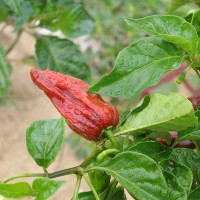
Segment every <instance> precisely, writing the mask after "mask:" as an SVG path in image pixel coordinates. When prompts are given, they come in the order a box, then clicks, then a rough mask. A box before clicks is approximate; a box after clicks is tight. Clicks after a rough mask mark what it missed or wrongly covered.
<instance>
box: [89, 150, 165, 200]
mask: <svg viewBox="0 0 200 200" xmlns="http://www.w3.org/2000/svg"><path fill="white" fill-rule="evenodd" d="M92 168H93V169H97V170H103V171H105V172H106V173H107V174H110V175H112V176H113V177H114V179H116V180H117V181H118V182H119V183H120V185H121V186H122V187H124V188H126V190H127V191H128V192H129V193H130V194H131V195H132V196H133V197H135V198H136V199H149V200H151V199H152V200H166V195H167V185H166V182H165V179H164V177H163V174H162V171H161V169H160V168H159V167H158V166H157V165H156V163H155V161H153V160H152V159H151V158H149V157H147V156H145V155H143V154H141V153H136V152H122V153H119V154H118V155H117V156H115V157H114V158H113V159H110V160H108V161H106V162H104V163H101V164H100V165H98V166H95V167H92Z"/></svg>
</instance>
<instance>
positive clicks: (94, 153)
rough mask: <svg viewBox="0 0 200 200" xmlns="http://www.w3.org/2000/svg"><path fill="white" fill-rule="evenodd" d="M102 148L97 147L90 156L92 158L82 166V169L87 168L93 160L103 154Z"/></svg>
mask: <svg viewBox="0 0 200 200" xmlns="http://www.w3.org/2000/svg"><path fill="white" fill-rule="evenodd" d="M102 150H103V149H102V147H100V146H96V148H95V150H94V151H93V152H92V153H91V154H90V156H89V157H88V158H87V159H86V160H85V161H84V162H83V163H82V164H81V165H80V167H82V168H85V167H87V166H88V165H89V164H90V163H91V162H92V161H93V159H94V158H95V157H96V156H97V155H98V154H99V153H101V152H102Z"/></svg>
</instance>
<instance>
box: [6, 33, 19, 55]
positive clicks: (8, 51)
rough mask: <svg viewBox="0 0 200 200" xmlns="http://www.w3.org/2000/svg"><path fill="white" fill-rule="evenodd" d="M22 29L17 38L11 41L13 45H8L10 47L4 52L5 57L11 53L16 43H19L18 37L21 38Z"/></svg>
mask: <svg viewBox="0 0 200 200" xmlns="http://www.w3.org/2000/svg"><path fill="white" fill-rule="evenodd" d="M22 31H23V30H22V29H21V30H20V31H19V32H18V33H17V37H16V38H15V40H14V41H13V43H12V44H11V45H10V47H9V48H8V49H7V51H6V55H8V54H9V53H10V52H11V51H12V49H13V48H14V47H15V45H16V44H17V42H18V41H19V38H20V36H21V34H22Z"/></svg>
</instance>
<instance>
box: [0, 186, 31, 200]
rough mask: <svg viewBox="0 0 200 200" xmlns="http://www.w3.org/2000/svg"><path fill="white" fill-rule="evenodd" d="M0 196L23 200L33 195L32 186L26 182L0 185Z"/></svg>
mask: <svg viewBox="0 0 200 200" xmlns="http://www.w3.org/2000/svg"><path fill="white" fill-rule="evenodd" d="M0 195H2V196H4V197H6V198H23V197H29V196H32V195H33V191H32V189H31V187H30V185H29V184H28V183H26V182H18V183H14V184H8V183H0Z"/></svg>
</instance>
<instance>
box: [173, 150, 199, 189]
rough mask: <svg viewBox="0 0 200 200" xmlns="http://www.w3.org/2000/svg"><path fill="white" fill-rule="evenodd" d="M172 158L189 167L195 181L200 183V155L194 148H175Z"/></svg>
mask: <svg viewBox="0 0 200 200" xmlns="http://www.w3.org/2000/svg"><path fill="white" fill-rule="evenodd" d="M170 160H173V161H175V162H177V163H179V164H181V165H185V166H187V167H189V168H190V169H191V171H192V173H193V179H194V181H193V182H194V183H195V184H197V185H199V183H200V165H199V163H200V156H199V155H198V154H197V153H196V152H195V151H193V150H192V149H187V148H175V149H173V151H172V154H171V156H170Z"/></svg>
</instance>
